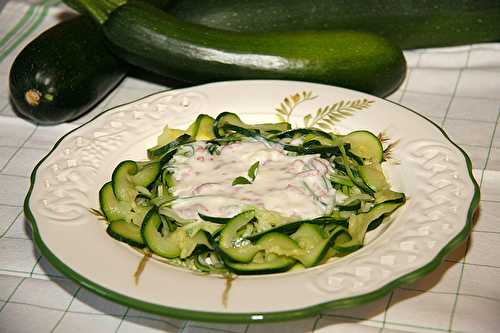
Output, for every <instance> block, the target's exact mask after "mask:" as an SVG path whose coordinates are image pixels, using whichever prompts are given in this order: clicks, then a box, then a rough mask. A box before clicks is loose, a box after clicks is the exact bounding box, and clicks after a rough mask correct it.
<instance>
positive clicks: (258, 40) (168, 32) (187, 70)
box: [66, 0, 406, 96]
mask: <svg viewBox="0 0 500 333" xmlns="http://www.w3.org/2000/svg"><path fill="white" fill-rule="evenodd" d="M66 2H68V3H74V2H76V3H79V4H80V6H83V7H85V8H86V9H87V11H88V12H89V13H90V14H91V15H92V16H93V17H94V18H96V20H97V21H99V22H100V23H101V24H102V29H103V31H104V34H105V35H106V37H107V39H108V40H109V41H110V44H111V48H112V50H113V51H114V52H115V54H116V55H117V56H120V57H121V58H122V59H124V60H126V61H127V62H129V63H131V64H134V65H137V66H139V67H142V68H144V69H148V70H151V71H153V72H157V73H159V74H162V75H165V76H169V77H172V78H175V79H179V80H183V81H189V82H193V83H201V82H208V81H218V80H237V79H288V80H301V81H312V82H318V83H325V84H332V85H338V86H342V87H346V88H351V89H356V90H360V91H364V92H368V93H371V94H374V95H379V96H385V95H387V94H389V93H390V92H392V91H393V90H394V89H396V88H397V87H398V85H399V84H400V83H401V81H402V79H403V78H404V75H405V73H406V63H405V59H404V57H403V54H402V52H401V50H400V49H399V48H398V47H397V46H396V45H394V44H393V43H391V42H389V41H388V40H386V39H384V38H382V37H379V36H377V35H374V34H369V33H363V32H352V31H335V32H334V31H322V32H321V31H317V32H311V31H309V32H295V33H286V32H283V33H274V34H272V33H271V34H240V33H234V32H227V31H223V30H216V29H211V28H207V27H204V26H200V25H195V24H190V23H186V22H183V21H180V20H177V19H176V18H175V17H173V16H172V15H170V14H167V13H165V12H162V11H159V10H158V9H156V8H155V7H154V6H151V5H149V4H147V3H144V2H141V1H133V2H130V3H124V4H121V5H114V4H113V3H112V2H109V1H105V0H88V1H87V0H85V1H83V0H66Z"/></svg>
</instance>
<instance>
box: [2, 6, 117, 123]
mask: <svg viewBox="0 0 500 333" xmlns="http://www.w3.org/2000/svg"><path fill="white" fill-rule="evenodd" d="M126 71H127V66H126V64H125V63H124V62H122V61H121V60H119V59H118V58H116V57H115V56H114V55H113V54H112V53H111V52H110V51H109V50H108V49H107V47H106V40H105V38H104V36H103V34H102V32H101V31H100V28H99V26H98V25H97V24H95V23H94V22H93V21H92V19H90V18H88V17H84V16H78V17H76V18H73V19H70V20H68V21H64V22H62V23H60V24H57V25H56V26H54V27H52V28H50V29H49V30H47V31H45V32H43V33H42V34H41V35H39V36H38V37H37V38H35V39H34V40H33V41H31V42H30V43H29V44H28V45H27V46H26V47H25V48H24V49H23V50H22V51H21V52H20V53H19V55H18V56H17V57H16V59H15V60H14V63H13V64H12V67H11V70H10V76H9V88H10V94H11V99H12V101H13V104H14V106H15V107H16V109H17V111H18V112H19V113H20V114H21V115H23V116H25V117H27V118H28V119H30V120H31V121H33V122H35V123H38V124H41V125H53V124H58V123H62V122H66V121H70V120H73V119H75V118H77V117H79V116H81V115H83V114H84V113H86V112H87V111H89V110H90V108H91V107H92V106H94V105H95V104H96V103H98V102H99V101H100V100H102V99H103V98H104V97H105V96H106V95H107V94H108V93H109V92H110V91H111V90H112V89H113V88H114V87H115V86H116V85H117V84H118V83H119V82H120V81H121V80H122V78H123V77H124V76H125V74H126Z"/></svg>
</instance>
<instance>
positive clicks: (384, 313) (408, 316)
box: [0, 0, 500, 333]
mask: <svg viewBox="0 0 500 333" xmlns="http://www.w3.org/2000/svg"><path fill="white" fill-rule="evenodd" d="M1 1H2V0H0V8H2V4H1ZM65 11H67V9H66V8H65V7H64V6H62V5H61V4H58V0H43V1H40V0H31V1H22V2H21V1H19V2H16V1H12V0H11V1H10V2H8V3H7V4H6V5H5V6H3V9H1V12H0V332H1V333H6V332H37V333H44V332H71V333H76V332H93V333H97V332H105V333H108V332H109V333H112V332H118V333H126V332H179V333H209V332H214V333H216V332H227V333H243V332H248V333H250V332H296V333H304V332H315V333H326V332H335V333H337V332H341V333H349V332H353V333H364V332H366V333H368V332H370V333H371V332H383V333H395V332H470V333H476V332H491V333H496V332H500V125H499V121H498V119H499V115H500V43H498V44H477V45H465V46H461V47H453V48H443V49H422V50H415V51H411V52H406V54H405V55H406V57H407V61H408V65H409V72H408V75H407V78H406V81H405V82H404V84H403V85H402V86H401V88H400V89H399V90H398V91H397V92H395V93H394V94H393V95H392V96H390V97H389V99H391V100H393V101H396V102H399V103H401V104H403V105H405V106H408V107H410V108H412V109H414V110H416V111H418V112H420V113H422V114H424V115H425V116H427V117H429V118H430V119H432V120H433V121H435V122H436V123H437V124H441V125H442V126H443V127H444V129H445V130H446V132H447V133H448V134H449V135H450V137H451V138H452V140H454V141H455V142H456V143H457V144H459V145H460V146H461V147H462V148H463V149H464V150H465V151H466V152H467V153H468V154H469V156H470V157H471V159H472V162H473V166H474V175H475V177H476V179H477V181H478V183H479V184H480V186H481V203H480V212H479V214H478V216H477V219H476V222H475V226H474V229H473V233H472V236H471V238H470V241H469V242H467V243H466V244H462V245H461V246H460V247H459V248H458V249H456V250H455V251H453V253H451V254H450V255H448V257H447V258H446V260H445V261H444V262H443V263H442V264H441V266H439V268H438V269H437V270H436V271H434V272H433V273H431V274H430V275H428V276H427V277H425V278H423V279H421V280H419V281H418V282H416V283H413V284H410V285H405V286H403V287H400V288H397V289H395V290H394V291H393V292H391V293H390V294H389V295H387V296H386V297H384V298H382V299H379V300H377V301H375V302H373V303H370V304H366V305H363V306H360V307H357V308H354V309H349V310H337V311H331V312H325V313H323V314H321V315H320V316H316V317H312V318H307V319H303V320H299V321H294V322H285V323H276V324H264V325H262V324H261V325H230V324H207V323H200V322H193V321H180V320H177V319H173V318H169V317H161V316H156V315H151V314H148V313H143V312H140V311H137V310H134V309H131V308H127V307H125V306H122V305H119V304H116V303H113V302H111V301H108V300H106V299H102V298H100V297H98V296H96V295H94V294H93V293H91V292H89V291H87V290H86V289H83V288H82V287H81V286H79V285H77V284H75V283H74V282H72V281H70V280H68V279H67V278H65V277H64V276H62V275H61V274H60V273H59V272H58V271H56V270H54V269H53V268H52V267H51V266H50V264H49V263H48V262H47V261H46V260H45V258H44V257H43V256H41V255H40V254H39V252H38V251H37V249H36V248H35V247H34V245H33V242H32V240H31V236H30V234H31V232H30V230H29V226H28V225H27V223H26V222H25V219H24V216H23V213H22V204H23V199H24V196H25V194H26V191H27V189H28V185H29V178H28V176H29V174H30V172H31V170H32V168H33V167H34V165H35V164H36V162H37V161H38V160H39V159H40V158H42V157H43V156H44V155H45V154H46V153H47V152H48V151H49V149H50V148H51V146H52V145H53V144H54V143H55V142H56V140H57V139H58V138H59V137H60V136H62V135H63V134H64V133H66V132H67V131H69V130H71V129H73V128H75V127H76V126H77V124H81V123H83V122H85V121H86V120H88V119H90V117H92V116H93V115H95V114H97V113H99V112H100V111H102V110H103V109H106V108H109V107H111V106H114V105H118V104H122V103H124V102H127V101H131V100H134V99H136V98H139V97H141V96H143V95H147V94H150V93H152V92H155V91H160V90H164V89H165V88H166V87H164V86H159V85H156V84H152V83H148V82H144V81H140V80H138V79H132V78H127V79H126V80H125V81H123V82H122V84H121V85H120V87H119V88H118V89H117V90H115V91H114V92H113V93H112V94H111V95H110V96H109V97H108V98H107V99H106V100H105V101H104V102H102V103H101V104H100V105H99V106H98V107H96V108H95V110H93V111H92V112H91V114H89V115H88V116H85V117H83V119H79V120H78V121H76V122H75V123H68V124H64V125H59V126H54V127H37V126H34V125H33V124H31V123H28V122H26V121H24V120H21V119H19V118H17V117H16V116H15V115H14V113H13V111H12V107H11V105H10V104H9V99H8V79H7V78H8V73H9V68H10V65H11V63H12V61H13V59H14V57H15V56H16V55H17V53H18V52H19V51H20V50H21V49H22V47H23V46H24V45H26V43H27V42H29V41H30V40H31V39H33V38H34V37H35V36H37V35H38V34H39V33H40V32H42V31H43V30H45V29H47V28H48V27H50V26H52V25H53V24H55V23H56V22H58V20H60V18H61V17H62V16H63V15H61V14H62V13H64V12H65Z"/></svg>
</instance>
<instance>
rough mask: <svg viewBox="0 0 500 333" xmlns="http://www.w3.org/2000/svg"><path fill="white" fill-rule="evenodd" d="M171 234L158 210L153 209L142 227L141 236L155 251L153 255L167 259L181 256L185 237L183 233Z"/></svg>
mask: <svg viewBox="0 0 500 333" xmlns="http://www.w3.org/2000/svg"><path fill="white" fill-rule="evenodd" d="M177 230H179V228H177V229H176V230H175V231H174V232H170V231H169V230H168V227H166V226H165V225H164V224H163V223H162V220H161V218H160V215H159V214H158V212H157V210H156V209H154V208H152V209H151V210H150V211H149V212H148V214H146V217H145V218H144V222H143V223H142V227H141V231H140V232H141V234H142V238H143V239H144V242H145V243H146V244H147V246H148V247H149V248H150V249H151V251H153V253H155V254H157V255H159V256H161V257H165V258H176V257H178V256H179V255H180V254H181V250H182V249H181V247H180V243H181V238H182V237H183V236H184V235H183V233H182V232H180V231H177Z"/></svg>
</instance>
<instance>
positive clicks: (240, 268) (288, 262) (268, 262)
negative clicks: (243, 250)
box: [225, 254, 295, 275]
mask: <svg viewBox="0 0 500 333" xmlns="http://www.w3.org/2000/svg"><path fill="white" fill-rule="evenodd" d="M225 263H226V265H227V267H228V268H229V269H230V270H231V271H233V272H235V273H237V274H241V275H248V274H269V273H279V272H285V271H287V270H288V269H290V268H291V267H292V266H293V265H294V264H295V260H294V259H292V258H289V257H285V256H277V255H273V254H271V255H268V256H266V257H265V259H263V260H259V261H252V262H249V263H241V262H232V261H226V262H225Z"/></svg>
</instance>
